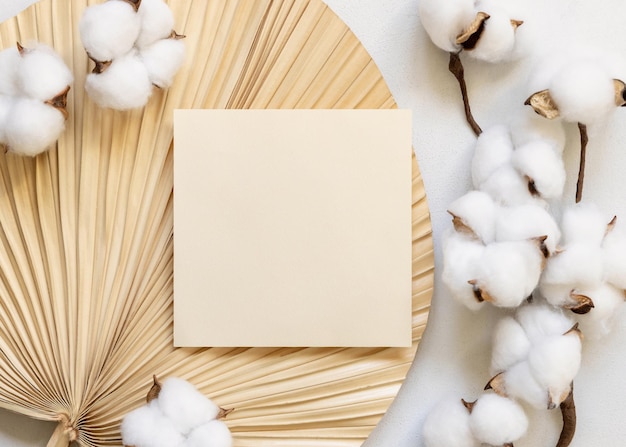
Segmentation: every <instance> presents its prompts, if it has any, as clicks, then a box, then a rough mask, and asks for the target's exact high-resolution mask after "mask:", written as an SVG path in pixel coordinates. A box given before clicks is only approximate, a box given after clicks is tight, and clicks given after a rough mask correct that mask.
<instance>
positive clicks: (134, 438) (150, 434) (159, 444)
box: [121, 401, 184, 447]
mask: <svg viewBox="0 0 626 447" xmlns="http://www.w3.org/2000/svg"><path fill="white" fill-rule="evenodd" d="M121 432H122V442H123V443H124V445H132V446H135V447H182V446H183V442H184V437H183V435H181V434H180V432H178V431H177V430H176V429H175V428H174V426H173V425H172V424H171V422H170V421H169V420H168V419H167V418H166V417H165V416H164V415H163V413H161V411H160V410H159V407H158V405H156V402H155V401H153V402H151V403H150V404H148V405H144V406H143V407H139V408H137V409H136V410H133V411H131V412H130V413H128V414H127V415H126V416H124V419H123V420H122V426H121Z"/></svg>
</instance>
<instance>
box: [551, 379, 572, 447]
mask: <svg viewBox="0 0 626 447" xmlns="http://www.w3.org/2000/svg"><path fill="white" fill-rule="evenodd" d="M560 408H561V416H562V417H563V428H562V430H561V435H560V436H559V440H558V442H557V443H556V447H568V446H569V445H570V444H571V442H572V439H574V434H575V433H576V405H575V403H574V384H572V386H571V388H570V392H569V394H568V395H567V397H566V398H565V399H564V400H563V402H561V405H560Z"/></svg>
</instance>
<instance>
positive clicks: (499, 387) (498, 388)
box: [484, 373, 509, 397]
mask: <svg viewBox="0 0 626 447" xmlns="http://www.w3.org/2000/svg"><path fill="white" fill-rule="evenodd" d="M487 390H493V391H494V393H496V394H497V395H498V396H502V397H509V396H508V394H507V393H506V391H505V386H504V374H503V373H498V374H496V375H495V376H493V377H492V378H491V379H490V380H489V382H487V385H485V388H484V391H487Z"/></svg>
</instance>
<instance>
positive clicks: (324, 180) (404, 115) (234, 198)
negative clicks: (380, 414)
mask: <svg viewBox="0 0 626 447" xmlns="http://www.w3.org/2000/svg"><path fill="white" fill-rule="evenodd" d="M411 155H412V149H411V117H410V111H408V110H176V111H175V116H174V344H175V345H176V346H353V347H357V346H410V345H411Z"/></svg>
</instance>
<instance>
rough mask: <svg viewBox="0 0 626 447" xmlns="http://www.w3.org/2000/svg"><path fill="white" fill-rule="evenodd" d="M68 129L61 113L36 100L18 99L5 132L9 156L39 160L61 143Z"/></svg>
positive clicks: (8, 119)
mask: <svg viewBox="0 0 626 447" xmlns="http://www.w3.org/2000/svg"><path fill="white" fill-rule="evenodd" d="M64 128H65V118H64V116H63V114H62V113H61V112H59V111H58V110H57V109H55V108H53V107H51V106H49V105H47V104H44V103H43V102H40V101H37V100H35V99H26V98H19V99H16V100H15V103H14V106H13V108H12V111H11V112H10V113H9V116H8V118H7V122H6V129H5V132H6V133H5V136H6V142H7V145H8V147H9V152H14V153H17V154H22V155H28V156H35V155H37V154H39V153H41V152H43V151H44V150H46V149H47V148H48V147H49V146H50V145H52V144H53V143H54V142H55V141H56V140H58V138H59V136H60V135H61V133H62V132H63V129H64Z"/></svg>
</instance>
